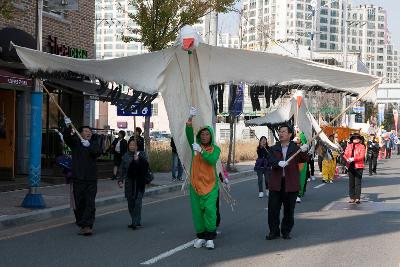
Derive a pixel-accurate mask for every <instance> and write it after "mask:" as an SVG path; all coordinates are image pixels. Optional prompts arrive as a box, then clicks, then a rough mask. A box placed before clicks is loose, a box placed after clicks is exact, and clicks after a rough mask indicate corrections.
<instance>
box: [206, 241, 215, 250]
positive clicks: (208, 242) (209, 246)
mask: <svg viewBox="0 0 400 267" xmlns="http://www.w3.org/2000/svg"><path fill="white" fill-rule="evenodd" d="M206 248H207V249H214V241H212V240H207V243H206Z"/></svg>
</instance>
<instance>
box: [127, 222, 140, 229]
mask: <svg viewBox="0 0 400 267" xmlns="http://www.w3.org/2000/svg"><path fill="white" fill-rule="evenodd" d="M139 227H142V225H141V224H140V223H139V224H138V225H134V224H129V225H128V228H130V229H132V230H136V229H137V228H139Z"/></svg>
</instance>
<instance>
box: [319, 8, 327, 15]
mask: <svg viewBox="0 0 400 267" xmlns="http://www.w3.org/2000/svg"><path fill="white" fill-rule="evenodd" d="M320 13H321V15H326V16H327V15H328V9H325V8H323V9H321V12H320Z"/></svg>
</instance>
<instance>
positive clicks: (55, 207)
mask: <svg viewBox="0 0 400 267" xmlns="http://www.w3.org/2000/svg"><path fill="white" fill-rule="evenodd" d="M253 166H254V162H241V163H237V164H235V167H236V168H237V170H238V172H237V173H230V174H229V175H230V178H231V179H237V178H241V177H245V176H246V175H248V174H251V172H252V171H253ZM181 186H182V182H172V177H171V173H169V172H168V173H155V174H154V180H153V182H152V184H151V185H150V186H148V187H147V188H146V193H145V196H149V195H154V194H162V193H166V192H172V191H177V190H180V189H181ZM27 192H28V190H27V189H23V190H15V191H9V192H0V229H4V228H9V227H14V226H19V225H23V224H29V223H32V222H36V221H43V220H46V219H50V218H54V217H59V216H65V215H67V214H69V213H71V209H70V207H69V201H70V197H69V194H70V193H69V192H70V191H69V185H66V184H62V185H54V186H44V187H41V188H40V191H39V192H40V193H41V194H42V195H43V198H44V201H45V203H46V208H44V209H39V210H31V209H26V208H22V207H21V203H22V201H23V199H24V197H25V195H26V194H27ZM123 201H125V197H124V189H123V188H119V186H118V185H117V182H116V181H112V180H99V181H98V189H97V197H96V205H97V206H105V205H111V204H116V203H119V202H123Z"/></svg>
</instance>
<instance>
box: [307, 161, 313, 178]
mask: <svg viewBox="0 0 400 267" xmlns="http://www.w3.org/2000/svg"><path fill="white" fill-rule="evenodd" d="M307 164H308V168H307V172H310V175H311V176H314V156H311V158H310V160H309V161H308V162H307Z"/></svg>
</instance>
